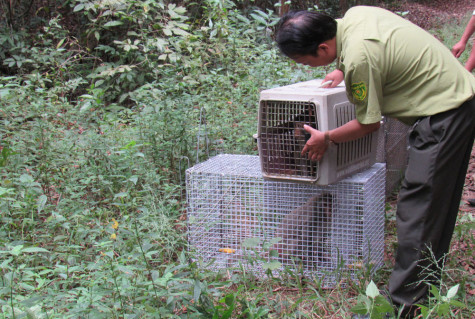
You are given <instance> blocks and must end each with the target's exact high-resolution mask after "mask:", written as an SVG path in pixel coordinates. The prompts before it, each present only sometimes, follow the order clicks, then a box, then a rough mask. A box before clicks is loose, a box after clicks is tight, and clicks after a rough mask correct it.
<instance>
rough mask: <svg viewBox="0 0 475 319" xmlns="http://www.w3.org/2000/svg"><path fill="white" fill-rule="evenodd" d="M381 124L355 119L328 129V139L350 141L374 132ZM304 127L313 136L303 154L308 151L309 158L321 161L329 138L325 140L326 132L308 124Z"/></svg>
mask: <svg viewBox="0 0 475 319" xmlns="http://www.w3.org/2000/svg"><path fill="white" fill-rule="evenodd" d="M380 126H381V123H380V122H376V123H372V124H361V123H360V122H358V120H356V119H355V120H352V121H350V122H348V123H346V124H345V125H342V126H340V127H338V128H336V129H333V130H330V131H328V138H327V139H328V140H329V141H332V142H334V143H343V142H348V141H352V140H356V139H358V138H360V137H363V136H365V135H367V134H369V133H372V132H374V131H376V130H378V129H379V127H380ZM304 128H305V130H306V131H307V132H309V133H310V135H311V137H310V139H309V140H308V141H307V143H306V144H305V146H304V148H303V150H302V155H304V154H306V153H308V155H307V156H308V158H309V159H311V160H312V161H319V160H321V159H322V157H323V154H325V151H326V150H327V148H328V140H327V141H325V133H326V132H321V131H318V130H316V129H314V128H312V127H310V126H308V125H305V126H304Z"/></svg>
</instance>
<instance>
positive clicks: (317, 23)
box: [275, 10, 337, 58]
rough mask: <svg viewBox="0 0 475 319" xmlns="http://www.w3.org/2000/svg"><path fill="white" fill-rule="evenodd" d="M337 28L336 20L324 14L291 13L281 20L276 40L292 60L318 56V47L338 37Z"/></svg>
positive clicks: (281, 49)
mask: <svg viewBox="0 0 475 319" xmlns="http://www.w3.org/2000/svg"><path fill="white" fill-rule="evenodd" d="M336 27H337V23H336V21H335V19H333V18H332V17H330V16H328V15H326V14H324V13H321V12H311V11H304V10H302V11H290V12H288V13H286V14H285V15H284V16H283V17H282V18H281V19H280V21H279V24H278V25H277V32H276V37H275V40H276V41H277V45H278V46H279V49H280V51H281V52H282V53H283V54H285V55H286V56H288V57H290V58H295V57H298V56H303V55H312V56H317V49H318V46H319V45H320V44H322V43H323V42H325V41H327V40H330V39H333V38H334V37H335V36H336Z"/></svg>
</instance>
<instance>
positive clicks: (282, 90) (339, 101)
mask: <svg viewBox="0 0 475 319" xmlns="http://www.w3.org/2000/svg"><path fill="white" fill-rule="evenodd" d="M320 84H321V80H312V81H306V82H300V83H296V84H292V85H287V86H283V87H278V88H274V89H269V90H264V91H262V92H261V95H260V102H259V121H258V135H257V138H258V146H259V156H260V159H261V166H262V173H263V176H264V178H267V179H275V180H290V181H302V182H312V183H316V184H318V185H328V184H331V183H334V182H337V181H338V180H340V179H343V178H345V177H347V176H350V175H351V174H354V173H356V172H358V171H361V170H362V169H365V168H368V167H370V166H371V165H373V164H374V163H375V160H376V149H377V142H378V137H377V135H378V132H374V133H372V134H369V135H366V136H364V137H362V138H359V139H356V140H354V141H350V142H345V143H339V144H338V145H330V146H329V148H328V150H327V151H326V153H325V155H324V157H323V159H322V160H321V161H319V162H312V161H310V160H308V158H307V157H305V156H302V155H301V151H302V149H303V147H304V145H305V143H306V142H307V140H308V139H309V138H310V134H308V133H307V132H306V131H305V130H304V128H303V127H304V125H305V124H306V125H309V126H311V127H313V128H315V129H318V130H320V131H328V130H331V129H334V128H337V127H339V126H342V125H344V124H345V123H347V122H349V121H351V120H353V119H355V106H354V105H353V104H351V103H350V102H349V101H348V99H347V97H346V91H345V87H344V86H339V87H336V88H333V89H323V88H320Z"/></svg>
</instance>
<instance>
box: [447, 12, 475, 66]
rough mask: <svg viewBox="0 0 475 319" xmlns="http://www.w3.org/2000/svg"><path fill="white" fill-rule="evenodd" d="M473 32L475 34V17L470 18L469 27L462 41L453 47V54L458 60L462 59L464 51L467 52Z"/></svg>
mask: <svg viewBox="0 0 475 319" xmlns="http://www.w3.org/2000/svg"><path fill="white" fill-rule="evenodd" d="M473 32H475V15H472V17H471V18H470V21H469V22H468V24H467V27H466V28H465V31H464V32H463V35H462V37H461V38H460V41H459V42H457V43H456V44H455V45H454V46H453V47H452V53H453V55H455V57H456V58H458V57H460V55H461V54H462V53H463V51H465V46H466V45H467V42H468V39H470V36H471V35H472V34H473Z"/></svg>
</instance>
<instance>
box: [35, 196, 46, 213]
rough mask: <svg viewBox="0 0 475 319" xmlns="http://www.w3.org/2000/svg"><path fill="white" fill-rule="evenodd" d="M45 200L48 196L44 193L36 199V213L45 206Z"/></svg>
mask: <svg viewBox="0 0 475 319" xmlns="http://www.w3.org/2000/svg"><path fill="white" fill-rule="evenodd" d="M47 201H48V197H46V195H41V196H40V197H38V200H37V201H36V206H37V211H38V214H39V213H41V211H42V210H43V209H44V208H45V205H46V202H47Z"/></svg>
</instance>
